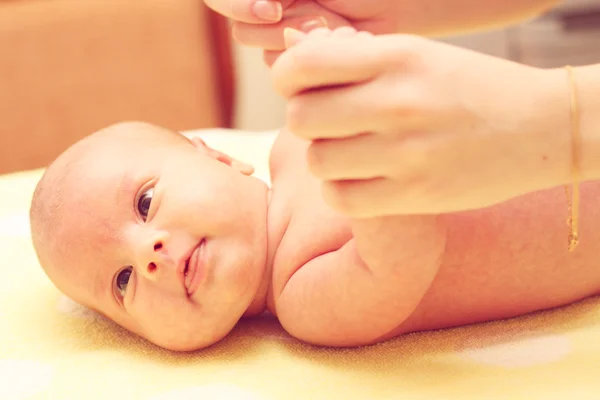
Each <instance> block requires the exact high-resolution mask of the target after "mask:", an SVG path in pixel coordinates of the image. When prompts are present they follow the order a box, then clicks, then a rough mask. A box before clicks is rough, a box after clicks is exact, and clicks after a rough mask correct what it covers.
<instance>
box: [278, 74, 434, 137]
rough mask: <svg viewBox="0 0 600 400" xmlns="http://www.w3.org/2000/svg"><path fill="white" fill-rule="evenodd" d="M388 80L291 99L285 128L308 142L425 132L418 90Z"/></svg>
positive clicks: (425, 119)
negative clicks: (377, 134) (378, 134)
mask: <svg viewBox="0 0 600 400" xmlns="http://www.w3.org/2000/svg"><path fill="white" fill-rule="evenodd" d="M390 79H391V78H390ZM390 79H375V80H372V81H369V82H366V83H358V84H353V85H346V86H337V87H331V88H323V89H313V90H309V91H306V92H303V93H300V94H298V95H296V96H293V97H292V98H290V99H289V100H288V106H287V116H286V121H287V126H288V128H289V129H290V130H291V131H292V132H293V133H294V134H295V135H296V136H299V137H302V138H304V139H308V140H314V139H332V138H341V137H349V136H354V135H357V134H360V133H362V132H378V133H386V134H394V135H396V136H398V135H400V136H402V135H406V134H408V133H412V132H414V131H418V130H422V129H425V128H427V127H428V126H429V124H430V122H429V121H428V119H427V116H428V114H427V113H425V112H423V110H422V109H423V108H424V106H423V104H422V103H423V100H422V99H421V97H422V95H421V94H420V93H419V92H418V88H417V89H415V88H414V85H412V86H411V85H404V84H403V82H397V81H394V82H391V80H390Z"/></svg>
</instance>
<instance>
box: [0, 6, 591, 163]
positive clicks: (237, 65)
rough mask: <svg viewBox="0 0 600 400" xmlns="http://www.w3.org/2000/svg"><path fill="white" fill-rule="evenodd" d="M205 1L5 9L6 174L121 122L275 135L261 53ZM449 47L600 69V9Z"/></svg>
mask: <svg viewBox="0 0 600 400" xmlns="http://www.w3.org/2000/svg"><path fill="white" fill-rule="evenodd" d="M229 38H230V36H229V29H228V25H227V22H226V21H224V20H223V19H222V18H220V17H219V16H217V15H216V14H214V13H213V12H211V11H210V10H208V9H207V8H206V7H205V6H204V5H203V3H202V1H201V0H176V1H173V0H144V1H142V0H0V173H6V172H13V171H18V170H24V169H31V168H38V167H42V166H44V165H46V164H48V163H49V162H50V161H52V160H53V159H54V158H55V157H56V156H57V155H58V154H59V153H60V152H62V151H63V150H64V149H65V148H66V147H68V146H69V145H70V144H72V143H73V142H75V141H76V140H78V139H80V138H81V137H83V136H86V135H88V134H90V133H91V132H93V131H95V130H97V129H99V128H101V127H104V126H106V125H109V124H111V123H114V122H118V121H122V120H143V121H148V122H152V123H155V124H159V125H163V126H166V127H169V128H172V129H176V130H190V129H200V128H210V127H232V128H239V129H248V130H267V129H277V128H279V127H281V126H282V125H283V124H284V114H285V113H284V102H283V101H282V99H280V98H278V97H277V96H276V95H275V93H274V92H273V90H272V89H271V82H270V78H269V72H268V69H267V68H266V67H265V66H264V64H263V61H262V54H261V52H260V51H259V50H257V49H249V48H244V47H240V46H237V45H235V44H234V43H232V42H231V41H230V39H229ZM442 40H443V41H446V42H449V43H453V44H456V45H459V46H463V47H467V48H471V49H474V50H477V51H480V52H484V53H487V54H492V55H495V56H499V57H503V58H507V59H512V60H515V61H519V62H522V63H525V64H529V65H535V66H539V67H558V66H562V65H565V64H573V65H580V64H589V63H598V62H600V0H567V1H566V2H564V3H563V5H562V6H561V7H559V8H557V9H555V10H553V11H552V12H550V13H548V14H546V15H543V16H541V17H539V18H537V19H535V20H532V21H528V22H525V23H522V24H520V25H518V26H512V27H509V28H506V29H503V30H497V31H492V32H485V33H482V34H477V35H467V36H461V37H451V38H444V39H442Z"/></svg>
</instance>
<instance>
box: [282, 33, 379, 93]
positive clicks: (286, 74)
mask: <svg viewBox="0 0 600 400" xmlns="http://www.w3.org/2000/svg"><path fill="white" fill-rule="evenodd" d="M376 40H377V38H376V37H370V36H359V35H357V36H354V37H333V36H332V37H328V38H324V39H322V40H304V41H302V42H301V43H300V44H298V45H296V46H294V47H292V48H290V49H288V50H287V51H286V52H285V53H284V54H282V55H281V56H280V57H279V58H278V59H277V61H276V62H275V64H274V65H273V68H272V72H273V80H274V84H275V88H276V90H277V91H278V92H279V94H281V95H282V96H284V97H286V98H289V97H291V96H293V95H296V94H298V93H299V92H302V91H305V90H308V89H313V88H318V87H322V86H336V85H342V84H350V83H357V82H364V81H366V80H369V79H372V78H374V77H375V76H377V75H378V74H379V73H380V72H381V71H382V70H384V69H385V68H387V67H388V64H389V63H388V62H387V60H388V59H389V57H390V51H391V49H390V48H389V46H386V45H385V41H382V42H380V43H377V42H376Z"/></svg>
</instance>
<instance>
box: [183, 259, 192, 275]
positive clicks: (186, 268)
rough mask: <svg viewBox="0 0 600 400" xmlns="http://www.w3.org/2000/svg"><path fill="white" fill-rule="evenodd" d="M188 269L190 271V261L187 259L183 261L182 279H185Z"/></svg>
mask: <svg viewBox="0 0 600 400" xmlns="http://www.w3.org/2000/svg"><path fill="white" fill-rule="evenodd" d="M190 258H191V257H190ZM189 269H190V259H189V258H188V259H187V260H186V261H185V268H184V269H183V277H184V278H187V274H188V271H189Z"/></svg>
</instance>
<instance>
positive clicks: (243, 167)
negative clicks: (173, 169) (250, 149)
mask: <svg viewBox="0 0 600 400" xmlns="http://www.w3.org/2000/svg"><path fill="white" fill-rule="evenodd" d="M190 140H191V142H192V144H193V145H194V146H195V147H196V149H197V150H198V151H200V152H201V153H203V154H206V155H207V156H209V157H211V158H214V159H215V160H217V161H220V162H222V163H223V164H226V165H229V166H230V167H231V168H233V169H236V170H237V171H238V172H240V173H242V174H244V175H252V174H253V173H254V167H253V166H252V165H249V164H246V163H243V162H241V161H238V160H236V159H234V158H233V157H230V156H228V155H227V154H225V153H221V152H220V151H219V150H215V149H213V148H210V147H208V145H207V144H206V143H204V140H202V139H200V138H199V137H193V138H190Z"/></svg>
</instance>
